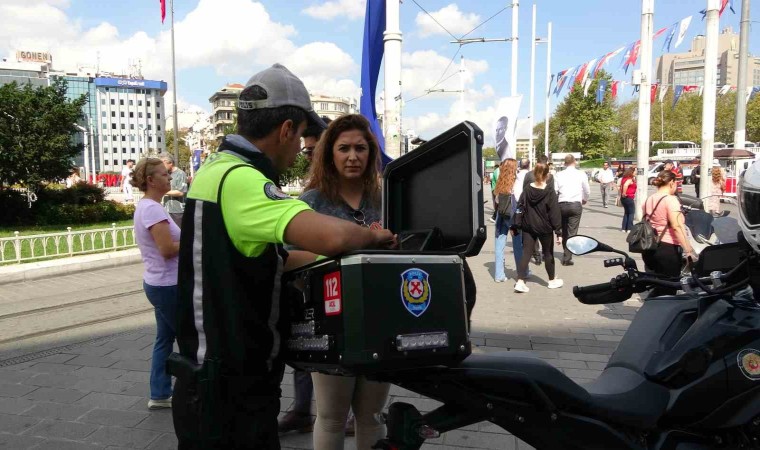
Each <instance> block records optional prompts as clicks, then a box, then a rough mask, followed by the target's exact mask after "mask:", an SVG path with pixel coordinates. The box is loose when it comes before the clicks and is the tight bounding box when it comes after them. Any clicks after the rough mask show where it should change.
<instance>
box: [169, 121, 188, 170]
mask: <svg viewBox="0 0 760 450" xmlns="http://www.w3.org/2000/svg"><path fill="white" fill-rule="evenodd" d="M177 136H179V149H178V150H179V161H176V163H177V167H179V168H180V169H182V170H184V171H185V172H188V171H189V170H190V158H191V157H192V151H191V150H190V147H188V145H187V141H186V140H185V139H186V138H187V131H179V132H178V133H177ZM164 142H166V151H167V152H168V153H169V154H170V155H172V156H174V130H166V132H165V133H164Z"/></svg>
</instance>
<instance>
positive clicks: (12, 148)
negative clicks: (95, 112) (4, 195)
mask: <svg viewBox="0 0 760 450" xmlns="http://www.w3.org/2000/svg"><path fill="white" fill-rule="evenodd" d="M66 87H67V83H66V81H65V80H64V79H62V78H54V80H53V82H52V84H51V85H50V86H43V87H32V85H31V84H26V85H24V86H19V85H18V84H16V83H15V82H14V83H10V84H6V85H3V86H0V161H2V163H0V189H2V187H3V186H4V185H11V184H16V183H18V184H21V185H23V186H25V187H27V188H29V189H32V190H35V189H36V188H37V187H38V186H39V185H41V184H42V183H43V182H45V181H52V180H60V179H63V178H66V177H67V176H68V175H69V173H70V172H71V169H72V167H73V165H74V164H73V159H74V158H75V157H76V156H77V155H78V154H81V152H82V144H74V139H73V136H74V135H75V134H76V133H79V132H80V131H79V130H78V129H77V128H76V126H75V124H76V123H77V122H79V121H80V120H82V119H83V118H84V116H83V114H82V107H83V106H84V105H85V104H86V103H87V96H86V95H84V94H83V95H82V96H81V97H79V98H77V99H76V100H72V101H69V100H68V99H67V98H66Z"/></svg>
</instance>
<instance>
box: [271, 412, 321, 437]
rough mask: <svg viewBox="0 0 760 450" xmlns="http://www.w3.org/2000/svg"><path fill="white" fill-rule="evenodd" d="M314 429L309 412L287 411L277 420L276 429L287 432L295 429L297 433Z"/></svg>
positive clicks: (312, 419) (309, 431)
mask: <svg viewBox="0 0 760 450" xmlns="http://www.w3.org/2000/svg"><path fill="white" fill-rule="evenodd" d="M313 430H314V418H313V417H312V416H311V414H304V413H301V412H296V411H288V412H287V413H285V415H284V416H283V417H282V419H280V420H278V421H277V431H279V432H280V433H288V432H290V431H297V432H299V433H311V432H312V431H313Z"/></svg>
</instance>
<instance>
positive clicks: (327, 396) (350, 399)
mask: <svg viewBox="0 0 760 450" xmlns="http://www.w3.org/2000/svg"><path fill="white" fill-rule="evenodd" d="M379 170H380V147H379V145H378V144H377V139H376V138H375V136H374V135H373V134H372V131H371V130H370V125H369V122H368V121H367V119H365V118H364V117H363V116H361V115H359V114H348V115H345V116H341V117H339V118H338V119H335V120H334V121H333V122H332V123H330V125H329V126H328V128H327V130H326V131H325V132H324V134H323V135H322V138H321V139H320V140H319V142H318V143H317V147H316V149H315V150H314V156H313V160H312V165H311V171H310V173H309V182H308V184H307V185H306V192H304V193H303V195H301V200H303V201H304V202H306V203H307V204H308V205H309V206H311V207H312V209H314V210H315V211H317V212H319V213H322V214H328V215H331V216H335V217H338V218H341V219H345V220H349V221H353V222H354V223H357V224H359V225H361V226H364V227H380V226H381V224H380V221H381V217H382V214H381V210H380V206H381V205H380V202H381V194H380V180H379V177H378V174H379ZM312 380H313V382H314V391H315V394H316V395H315V396H316V400H317V421H316V423H315V425H314V448H318V449H324V450H339V449H342V448H343V440H344V436H345V424H346V418H347V416H348V412H349V408H351V409H353V412H354V416H355V429H356V447H357V449H360V450H365V449H366V450H369V449H370V447H371V446H372V445H374V444H375V443H376V442H377V441H378V440H380V439H382V438H384V437H385V426H384V425H383V424H382V423H381V422H380V421H379V420H378V417H379V416H380V413H381V411H382V410H383V408H384V407H385V403H386V401H387V399H388V391H389V390H390V385H389V384H387V383H377V382H374V381H369V380H367V379H366V378H365V377H363V376H358V377H343V376H335V375H326V374H321V373H313V374H312Z"/></svg>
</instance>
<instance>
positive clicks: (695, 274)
mask: <svg viewBox="0 0 760 450" xmlns="http://www.w3.org/2000/svg"><path fill="white" fill-rule="evenodd" d="M567 247H568V249H570V251H571V252H573V253H574V254H576V255H584V254H588V253H592V252H601V251H604V252H614V253H617V254H619V255H621V257H616V258H612V259H608V260H605V261H604V265H605V267H613V266H622V268H623V270H624V272H623V273H621V274H619V275H618V276H616V277H615V278H613V279H612V280H610V281H609V282H608V283H602V284H597V285H593V286H585V287H579V286H576V287H574V288H573V295H574V296H575V297H576V298H577V299H578V300H579V301H580V302H581V303H584V304H610V303H618V302H622V301H625V300H627V299H629V298H630V297H631V296H632V295H633V294H634V293H637V292H643V291H645V290H649V289H651V288H652V287H655V286H666V287H677V288H680V289H682V290H683V291H684V292H685V293H684V294H682V295H677V296H666V297H657V298H649V299H647V300H646V301H644V304H643V305H642V307H641V309H640V310H639V312H638V314H637V315H636V317H635V319H634V320H633V321H632V323H631V325H630V327H629V329H628V331H627V332H626V334H625V336H624V337H623V339H622V341H621V342H620V344H619V346H618V348H617V350H616V351H615V352H614V354H613V355H612V356H611V358H610V360H609V363H608V364H607V366H606V368H605V369H604V371H603V372H602V373H601V375H600V376H599V378H598V379H597V380H595V381H593V382H591V383H588V384H583V385H580V384H577V383H575V382H573V381H572V380H570V379H569V378H568V377H567V376H565V375H564V374H563V373H562V372H560V371H559V370H558V369H556V368H554V367H553V366H551V365H550V364H549V363H547V362H545V361H543V360H541V359H539V358H537V357H534V356H532V355H530V354H528V353H521V352H503V353H490V354H473V355H470V356H469V357H468V358H466V359H465V360H464V361H463V362H462V363H460V364H459V365H457V366H454V367H451V368H428V369H425V370H419V369H417V370H414V371H411V370H410V371H404V370H397V371H393V372H385V373H382V374H380V375H377V376H376V378H377V379H378V380H380V381H387V382H391V383H393V384H396V385H398V386H401V387H403V388H405V389H408V390H410V391H413V392H416V393H418V394H421V395H424V396H427V397H430V398H432V399H435V400H438V401H440V402H442V403H443V405H442V406H440V407H439V408H437V409H435V410H433V411H431V412H428V413H426V414H424V415H423V414H421V413H420V412H419V411H418V410H417V409H416V408H415V407H414V406H413V405H410V404H406V403H394V404H392V405H391V406H390V408H389V411H388V417H387V428H388V434H387V438H386V439H385V440H382V441H380V442H378V443H377V445H376V446H375V447H373V448H378V449H391V450H416V449H419V448H420V447H421V446H422V445H423V443H424V442H425V440H426V439H431V438H435V437H438V436H440V434H441V433H445V432H447V431H451V430H454V429H458V428H462V427H465V426H468V425H471V424H475V423H478V422H482V421H489V422H491V423H493V424H495V425H497V426H499V427H501V428H503V429H504V430H506V431H508V432H509V433H511V434H513V435H514V436H516V437H518V438H520V439H522V440H523V441H525V442H526V443H528V444H529V445H532V446H533V447H535V448H537V449H538V450H544V449H551V450H555V449H560V450H579V449H599V450H601V449H605V450H609V449H626V450H706V449H727V448H732V449H733V448H755V449H760V306H759V305H758V302H757V300H756V299H755V297H754V295H753V294H752V292H753V291H752V290H751V289H749V288H748V283H750V277H749V276H748V274H749V273H751V272H752V271H754V270H756V269H757V273H760V258H758V256H757V255H756V254H755V253H754V252H753V251H752V250H751V248H750V247H749V246H748V245H746V243H744V244H742V243H741V242H739V243H731V244H723V245H714V246H711V247H708V248H706V249H705V250H704V251H703V256H702V258H700V260H699V261H698V262H697V263H696V264H695V266H694V268H693V271H692V274H691V275H690V276H688V277H682V278H681V279H667V278H663V277H660V276H657V275H655V274H649V273H644V272H640V271H639V270H638V269H637V267H636V262H635V261H634V260H633V259H632V258H631V257H630V256H628V255H627V254H626V253H624V252H622V251H619V250H616V249H613V248H611V247H609V246H607V245H605V244H603V243H601V242H599V241H597V240H595V239H593V238H590V237H587V236H574V237H572V238H570V239H568V242H567ZM759 278H760V277H759ZM758 292H759V293H760V289H758Z"/></svg>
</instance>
